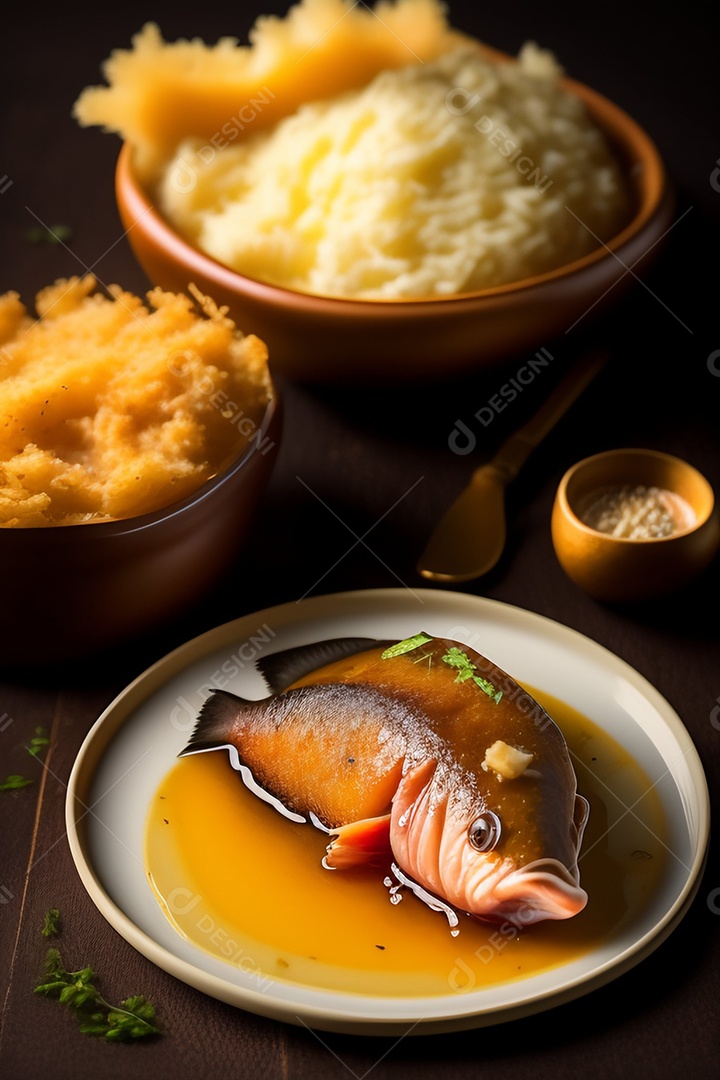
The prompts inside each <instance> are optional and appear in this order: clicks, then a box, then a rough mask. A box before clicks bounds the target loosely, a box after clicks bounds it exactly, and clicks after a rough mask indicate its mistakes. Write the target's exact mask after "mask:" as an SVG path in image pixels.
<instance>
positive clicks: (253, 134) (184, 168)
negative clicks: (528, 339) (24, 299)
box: [76, 0, 632, 299]
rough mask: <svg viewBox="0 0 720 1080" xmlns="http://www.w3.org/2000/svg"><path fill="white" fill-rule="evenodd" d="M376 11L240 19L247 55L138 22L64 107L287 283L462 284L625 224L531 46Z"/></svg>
mask: <svg viewBox="0 0 720 1080" xmlns="http://www.w3.org/2000/svg"><path fill="white" fill-rule="evenodd" d="M376 12H377V14H375V13H373V12H372V11H370V10H369V9H368V8H366V6H365V5H351V4H345V3H342V2H341V0H304V3H301V4H300V5H298V6H297V7H295V8H292V9H291V10H290V12H289V13H288V16H287V17H286V20H285V21H283V20H279V19H276V18H273V19H266V20H258V23H257V24H256V29H255V31H254V32H253V34H252V35H251V40H252V42H253V44H252V45H251V46H249V47H241V46H238V45H237V44H233V43H232V42H230V41H229V40H227V39H226V40H225V41H223V42H219V43H218V45H216V46H214V47H211V46H205V45H203V44H202V42H198V41H195V42H192V43H188V42H184V43H177V44H175V45H166V44H165V43H164V42H162V39H161V38H160V36H159V32H158V31H157V28H156V27H153V26H148V27H146V28H145V30H144V31H143V33H142V34H141V35H139V36H138V38H137V39H136V40H135V43H134V44H135V49H134V52H130V53H117V54H114V56H113V57H112V58H111V61H109V62H108V64H107V65H106V75H107V77H108V79H109V81H110V86H109V87H108V88H90V89H89V90H86V91H85V93H84V94H83V96H82V97H81V98H80V100H79V102H78V104H77V107H76V114H77V116H78V118H79V119H80V121H81V122H82V123H103V124H104V125H105V126H106V127H108V128H112V129H113V130H116V131H118V132H119V133H120V134H121V135H122V136H123V137H124V138H126V139H129V140H130V141H131V143H132V145H133V150H134V152H135V161H136V165H137V168H138V169H139V170H140V174H141V176H143V178H144V179H146V180H147V182H148V185H149V186H150V188H151V190H152V191H153V193H154V195H155V197H156V198H157V201H158V204H159V206H160V208H161V210H162V212H163V213H164V215H165V216H166V217H167V218H168V220H169V221H170V222H171V223H172V224H173V225H174V226H175V227H176V228H177V229H178V231H179V232H180V233H181V234H182V235H184V236H185V237H186V238H187V239H188V240H190V241H191V242H192V243H193V244H195V245H196V246H197V247H199V248H201V249H203V250H204V251H205V252H207V253H208V254H210V255H212V256H213V257H214V258H216V259H218V260H219V261H220V262H222V263H224V264H226V265H227V266H230V267H231V268H233V269H235V270H237V271H239V272H241V273H243V274H245V275H247V276H250V277H252V278H257V279H259V280H261V281H266V282H269V283H272V284H276V285H282V286H286V287H289V288H292V289H296V290H299V291H301V292H308V293H314V294H319V295H326V296H340V297H351V298H360V299H377V298H379V299H397V298H411V297H442V296H452V295H456V294H461V293H466V292H472V291H476V290H480V289H485V288H490V287H494V286H500V285H505V284H508V283H511V282H513V281H517V280H519V279H521V278H525V277H528V276H532V275H536V274H542V273H544V272H546V271H549V270H553V269H555V268H556V267H558V266H561V265H563V264H564V263H567V262H569V261H572V260H574V259H576V258H579V257H581V256H583V255H585V254H586V253H588V252H590V251H592V250H594V249H595V248H597V247H598V245H599V244H601V243H605V242H607V241H609V240H610V239H611V238H612V237H613V236H614V235H616V233H617V232H618V231H619V230H620V229H621V228H622V227H623V225H624V224H626V222H627V220H628V218H629V216H630V213H631V209H632V208H631V206H630V201H629V197H628V194H627V191H626V184H625V181H624V178H623V176H622V173H621V170H620V168H619V165H618V163H617V162H616V161H615V160H614V158H613V155H612V153H611V151H610V149H609V147H608V145H607V144H606V141H605V139H604V137H603V135H602V133H601V132H600V131H599V130H598V129H597V127H596V126H595V124H594V123H593V121H592V119H591V118H590V116H589V115H588V113H587V111H586V109H585V106H584V104H583V103H582V102H581V101H580V99H579V98H577V97H576V96H575V95H573V94H571V93H569V92H568V91H567V90H566V89H565V87H564V86H563V84H562V82H561V79H560V74H561V72H560V69H559V68H558V66H557V65H556V63H555V61H554V59H553V58H552V57H551V56H550V55H549V54H547V53H545V52H543V51H542V50H540V49H538V48H537V47H536V46H534V45H533V44H532V43H529V44H528V45H527V46H526V47H525V48H524V49H523V50H522V51H521V53H520V56H519V58H518V59H517V60H514V61H509V62H502V61H500V62H498V61H497V60H495V59H494V58H493V59H489V58H488V50H485V51H483V49H482V48H481V47H480V46H479V43H477V42H473V41H471V40H470V39H469V38H467V37H465V36H464V35H462V34H459V33H458V32H457V31H454V30H453V29H452V28H451V27H450V26H449V25H448V24H447V21H446V18H445V9H444V7H442V6H441V5H440V4H438V3H436V2H435V0H398V3H397V4H389V3H385V4H381V5H378V7H377V9H376ZM181 59H183V60H184V61H185V63H186V69H187V72H188V77H189V79H190V83H191V85H192V90H193V94H194V100H193V103H190V102H187V108H186V107H185V103H186V95H187V89H186V90H185V91H182V90H180V89H179V84H180V69H179V66H178V65H179V64H180V62H181ZM176 88H177V93H179V94H180V95H181V96H180V100H179V101H178V100H177V98H176ZM229 88H233V92H234V93H235V94H236V96H235V98H234V100H233V103H232V105H231V100H232V99H231V95H230V90H229ZM183 95H185V96H183ZM248 95H249V96H248ZM211 102H213V104H212V105H211ZM220 102H222V103H223V106H222V108H220V107H219V103H220ZM238 103H239V105H238ZM170 105H172V107H173V109H174V117H173V120H172V122H170V121H169V120H168V122H167V123H166V124H164V125H163V122H162V120H163V117H164V110H167V108H169V106H170ZM223 110H224V111H223ZM180 122H182V124H183V125H184V130H183V132H182V136H181V135H180V130H179V126H178V125H179V123H180ZM171 143H173V148H172V151H170V150H169V147H170V144H171Z"/></svg>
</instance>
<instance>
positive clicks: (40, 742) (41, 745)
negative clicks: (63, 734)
mask: <svg viewBox="0 0 720 1080" xmlns="http://www.w3.org/2000/svg"><path fill="white" fill-rule="evenodd" d="M49 745H50V740H49V739H48V737H47V735H46V734H45V728H41V727H36V728H35V734H34V735H33V737H32V739H31V740H30V745H29V746H28V748H27V752H28V754H32V755H33V757H37V756H38V754H39V753H40V751H41V750H44V749H45V747H46V746H49Z"/></svg>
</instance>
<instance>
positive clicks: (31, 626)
mask: <svg viewBox="0 0 720 1080" xmlns="http://www.w3.org/2000/svg"><path fill="white" fill-rule="evenodd" d="M280 411H281V410H280V405H279V400H278V398H277V395H276V394H275V393H274V394H273V396H272V398H271V400H270V403H269V405H268V407H267V409H266V411H265V415H264V418H263V420H262V423H261V424H260V426H259V428H258V435H257V437H256V438H253V441H252V443H251V445H250V446H249V447H247V448H246V449H244V450H243V452H242V454H241V455H240V456H239V457H238V458H236V459H235V460H234V461H232V462H230V463H229V464H228V465H226V466H225V468H223V469H221V470H220V471H219V472H218V473H216V475H215V476H214V477H212V478H211V479H209V480H208V481H206V482H205V483H204V484H203V485H202V487H200V488H199V489H198V490H197V491H196V492H195V493H194V494H192V495H190V496H188V497H186V498H185V499H183V500H181V501H179V502H176V503H173V504H171V505H169V506H166V507H164V508H163V509H162V510H157V511H154V512H153V513H149V514H143V515H140V516H138V517H132V518H126V519H123V520H114V521H102V522H94V523H88V524H82V525H57V526H47V527H40V528H19V529H0V560H1V561H2V567H3V572H2V575H1V576H0V607H1V608H2V611H3V620H2V629H1V631H0V667H4V666H16V665H23V666H24V665H31V666H32V667H34V668H36V670H38V671H41V670H42V669H43V668H44V667H45V666H47V665H52V664H54V663H56V662H58V661H63V660H77V659H78V658H81V657H83V656H88V655H90V654H93V653H96V652H98V651H99V650H103V649H106V648H109V647H110V646H115V645H119V644H120V643H122V642H123V641H126V640H129V639H130V638H132V637H133V636H137V635H142V634H146V633H148V632H149V631H151V630H152V629H153V628H155V627H157V626H159V625H160V624H161V623H163V622H165V621H167V620H169V619H170V618H171V617H173V616H176V615H178V614H179V613H180V612H181V611H183V609H185V608H187V607H188V606H189V605H190V604H192V603H193V602H195V601H197V600H199V599H200V597H201V596H202V595H203V593H205V592H206V590H207V589H209V588H210V587H211V586H212V585H214V584H216V583H217V582H218V581H219V580H220V578H221V577H222V575H223V574H224V573H225V572H226V571H227V570H228V568H229V566H230V565H231V564H232V562H233V560H234V559H235V558H236V557H237V554H238V551H239V549H240V547H241V545H242V543H243V541H244V539H245V538H246V536H247V535H248V531H249V528H250V526H251V524H252V523H253V520H254V518H255V515H256V511H257V509H258V507H259V504H260V500H261V498H262V496H263V494H264V491H265V488H266V486H267V483H268V480H269V478H270V473H271V471H272V468H273V465H274V462H275V459H276V456H277V452H278V445H279V440H280V433H281V416H280Z"/></svg>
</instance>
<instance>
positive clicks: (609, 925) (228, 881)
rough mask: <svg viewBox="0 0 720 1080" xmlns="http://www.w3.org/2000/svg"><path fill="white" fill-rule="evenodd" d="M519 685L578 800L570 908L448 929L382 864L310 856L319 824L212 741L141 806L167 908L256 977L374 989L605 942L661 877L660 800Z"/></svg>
mask: <svg viewBox="0 0 720 1080" xmlns="http://www.w3.org/2000/svg"><path fill="white" fill-rule="evenodd" d="M530 692H531V693H532V694H533V695H534V696H535V697H536V698H537V699H538V700H539V701H540V702H541V704H542V705H543V706H544V707H545V709H546V710H547V711H548V713H549V714H550V715H551V716H552V717H553V718H554V719H555V720H556V722H557V723H558V724H559V726H560V727H561V728H562V730H563V732H564V734H565V738H566V740H567V743H568V746H569V748H570V751H571V754H572V756H573V762H574V765H575V770H576V773H577V777H578V790H579V791H580V793H581V794H583V795H584V796H585V797H586V798H587V799H588V800H589V802H590V819H589V822H588V826H587V828H586V831H585V838H584V841H583V848H582V852H581V857H580V863H579V865H580V874H581V884H582V885H583V887H584V888H585V889H586V890H587V892H588V895H589V901H588V904H587V907H586V908H585V910H584V911H583V912H581V913H580V914H579V915H577V916H575V917H574V918H572V919H569V920H565V921H561V922H544V923H539V924H536V925H534V926H532V927H526V928H523V929H517V928H515V927H513V926H511V925H510V924H509V923H507V922H506V923H501V924H496V925H490V924H484V923H481V922H479V921H478V920H476V919H473V918H472V917H470V916H466V915H461V916H460V922H459V926H458V928H457V931H458V932H455V933H453V932H452V931H451V927H450V924H449V921H448V919H447V918H446V916H445V914H443V913H442V912H438V911H432V910H430V908H429V907H427V905H426V904H424V903H423V901H422V900H420V899H419V898H418V897H416V896H415V895H414V894H413V893H412V892H411V891H410V890H409V889H408V888H406V887H402V888H399V889H398V890H397V891H395V892H393V891H392V887H394V886H397V884H398V882H397V880H396V879H394V878H392V882H391V884H390V883H389V880H390V878H391V874H390V870H389V867H388V870H387V871H384V870H382V869H380V870H378V869H373V870H370V869H368V870H357V871H335V872H332V871H328V870H325V869H323V867H322V865H321V860H322V857H323V855H324V852H325V847H326V844H327V837H326V836H325V835H324V834H323V833H322V832H321V831H320V830H318V829H316V828H315V827H313V826H312V825H310V824H307V825H302V824H296V823H294V822H292V821H289V820H288V819H287V818H284V817H283V816H282V815H281V814H279V813H278V812H277V810H275V809H274V808H273V807H272V806H270V805H268V804H267V803H265V802H263V801H262V800H261V799H259V798H258V797H257V796H256V795H253V794H252V793H251V792H250V791H248V790H247V788H246V787H245V785H244V784H243V782H242V780H241V778H240V775H239V773H237V772H236V771H235V770H233V769H232V768H231V766H230V764H229V761H228V757H227V754H226V753H225V752H224V751H218V752H217V753H215V752H213V753H207V754H199V755H196V756H193V757H188V758H183V759H181V760H180V761H178V762H177V763H176V764H175V765H174V767H173V768H171V769H170V771H169V772H168V774H167V776H166V777H165V778H164V779H163V781H162V783H161V785H160V787H159V789H158V791H157V793H156V795H155V797H154V799H153V802H152V804H151V806H150V810H149V813H148V817H147V823H146V834H145V860H146V867H147V873H148V878H149V881H150V884H151V886H152V888H153V891H154V893H155V895H156V897H157V899H158V902H159V903H160V905H161V907H162V909H163V911H164V912H165V914H166V916H167V918H168V919H169V920H170V921H171V923H172V924H173V926H174V927H175V928H176V929H177V931H178V932H179V933H180V934H181V935H183V936H184V937H186V938H187V939H189V940H190V941H191V942H193V943H194V944H195V945H197V946H199V947H200V948H202V949H203V950H205V951H206V952H208V953H209V954H211V955H213V956H215V957H217V958H219V959H221V960H224V961H226V962H227V963H228V964H230V965H232V966H234V967H237V968H239V969H240V970H241V971H243V972H245V973H246V974H247V975H249V976H250V978H251V981H253V982H254V983H255V987H256V988H257V989H258V990H259V991H263V990H266V989H268V988H269V986H270V985H272V983H273V982H276V981H282V980H289V981H292V982H295V983H300V984H304V985H308V986H312V987H315V988H323V989H328V990H341V991H353V992H355V993H367V994H381V995H383V996H391V995H398V996H407V995H417V996H424V995H433V994H441V995H442V994H447V993H448V992H451V991H454V992H458V993H463V992H468V991H470V990H473V989H480V988H484V987H487V986H490V985H494V984H498V983H502V982H506V981H508V980H512V979H518V978H524V977H527V976H529V975H534V974H538V973H539V972H542V971H545V970H547V969H548V968H552V967H554V966H556V965H559V964H563V963H566V962H569V961H572V960H574V959H576V958H577V957H579V956H581V955H582V954H583V953H585V952H587V951H589V950H591V949H593V948H594V947H596V946H597V945H599V944H601V943H603V942H606V941H607V940H608V938H609V937H610V936H612V935H613V934H616V933H617V932H618V931H619V930H620V929H621V928H622V927H624V926H627V925H628V924H630V923H632V922H633V921H634V920H635V919H637V918H638V916H639V915H640V914H641V912H642V911H643V909H644V907H645V905H646V904H647V902H648V901H649V899H650V898H651V897H652V895H653V894H654V892H655V890H656V889H657V887H658V885H659V883H660V881H661V880H662V877H663V874H664V871H665V866H666V851H667V848H666V840H667V830H666V824H665V820H664V813H663V808H662V804H661V802H660V799H659V797H658V795H657V793H656V791H655V789H654V788H653V785H652V781H651V780H650V779H649V777H648V776H647V775H646V774H645V773H644V771H643V770H642V769H641V768H640V767H639V766H638V764H637V763H636V762H635V761H634V760H633V759H632V758H631V757H630V755H629V754H628V753H627V752H626V751H625V750H624V749H623V748H622V747H621V746H619V745H618V743H617V742H615V740H613V739H612V738H610V737H609V736H608V735H606V734H605V733H603V732H602V731H601V730H600V729H599V728H598V727H597V726H596V725H595V724H593V723H592V722H591V721H590V720H589V719H587V718H586V717H585V716H583V715H581V714H580V713H578V712H577V711H575V710H574V709H572V708H571V707H569V706H567V705H565V704H563V703H562V702H560V701H558V700H556V699H555V698H552V697H551V696H549V695H547V694H543V693H541V692H539V691H536V690H531V691H530ZM628 807H632V813H628V812H627V808H628ZM398 897H400V900H398V899H397V898H398Z"/></svg>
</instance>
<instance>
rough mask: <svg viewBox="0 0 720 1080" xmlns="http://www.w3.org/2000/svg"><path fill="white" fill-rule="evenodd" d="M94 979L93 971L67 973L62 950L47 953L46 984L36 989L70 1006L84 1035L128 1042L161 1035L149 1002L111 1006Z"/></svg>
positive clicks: (137, 999)
mask: <svg viewBox="0 0 720 1080" xmlns="http://www.w3.org/2000/svg"><path fill="white" fill-rule="evenodd" d="M43 932H44V931H43ZM94 978H95V973H94V971H93V969H92V968H91V967H86V968H82V969H81V970H80V971H67V969H66V968H65V967H64V966H63V962H62V957H61V956H60V950H59V949H48V952H47V956H46V958H45V982H42V983H40V984H39V985H38V986H36V987H35V993H36V994H43V995H44V996H45V997H54V998H57V999H58V1001H59V1002H60V1003H61V1004H62V1005H67V1007H68V1008H69V1009H71V1010H72V1012H73V1013H74V1014H75V1017H76V1019H77V1021H78V1023H79V1024H80V1030H81V1031H82V1032H83V1034H85V1035H94V1036H96V1037H98V1038H103V1039H110V1040H111V1041H113V1042H127V1041H129V1040H131V1039H142V1038H145V1037H147V1036H148V1035H157V1034H159V1028H157V1027H156V1025H155V1024H154V1023H153V1021H154V1019H155V1008H154V1006H153V1005H151V1004H150V1002H149V1001H147V1000H146V999H145V998H144V997H142V996H141V995H135V996H134V997H129V998H126V999H125V1000H124V1001H123V1002H121V1004H120V1005H110V1004H108V1002H107V1001H105V999H104V998H103V997H102V995H101V994H100V992H99V990H98V989H97V988H96V987H95V986H94V985H93V979H94Z"/></svg>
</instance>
